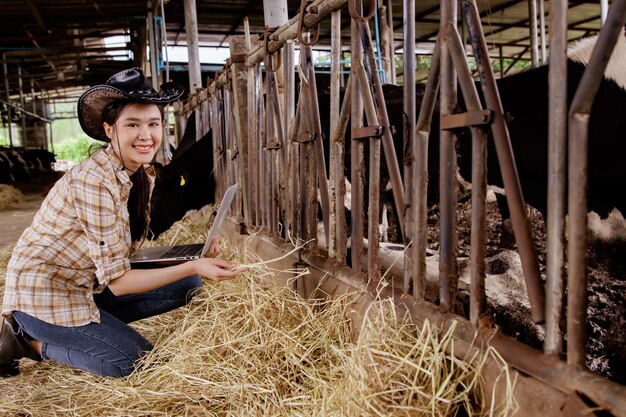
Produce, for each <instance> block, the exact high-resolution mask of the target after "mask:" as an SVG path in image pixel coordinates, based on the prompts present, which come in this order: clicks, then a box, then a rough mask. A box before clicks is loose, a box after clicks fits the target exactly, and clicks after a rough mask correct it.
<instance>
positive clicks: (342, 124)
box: [330, 73, 352, 264]
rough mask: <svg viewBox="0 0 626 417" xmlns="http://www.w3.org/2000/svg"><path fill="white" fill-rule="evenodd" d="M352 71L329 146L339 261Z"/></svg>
mask: <svg viewBox="0 0 626 417" xmlns="http://www.w3.org/2000/svg"><path fill="white" fill-rule="evenodd" d="M351 97H352V73H350V76H349V77H348V81H347V83H346V91H345V94H344V99H343V103H341V110H340V111H339V120H338V122H337V127H336V128H335V130H334V131H333V130H331V132H332V138H331V142H330V144H331V147H332V149H334V150H335V152H336V154H337V155H336V160H335V165H331V166H334V167H335V168H334V170H335V194H336V196H335V210H334V211H335V213H336V219H337V246H336V248H337V253H336V259H337V261H339V262H340V263H342V264H343V263H345V262H346V257H347V256H348V248H347V241H348V236H347V233H348V225H347V223H346V216H345V210H346V208H345V203H344V200H345V197H346V182H345V179H346V177H345V174H344V169H345V166H344V162H343V161H344V159H345V151H346V129H347V127H348V121H349V120H350V109H351V104H352V100H351Z"/></svg>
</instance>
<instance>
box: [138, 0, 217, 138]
mask: <svg viewBox="0 0 626 417" xmlns="http://www.w3.org/2000/svg"><path fill="white" fill-rule="evenodd" d="M183 4H184V15H185V37H186V39H187V55H188V59H189V65H188V68H189V92H190V93H191V94H194V93H195V92H196V91H197V90H198V89H200V88H202V72H201V70H200V48H199V41H198V16H197V13H196V0H184V2H183ZM150 27H151V28H152V27H153V26H150ZM150 37H151V38H153V37H154V36H153V32H151V33H150ZM155 48H156V46H155ZM155 68H156V66H155ZM155 75H156V74H153V76H155ZM203 125H204V118H203V115H202V112H200V111H197V112H196V139H200V138H201V137H202V136H203V135H204V133H205V132H204V131H203V127H204V126H203Z"/></svg>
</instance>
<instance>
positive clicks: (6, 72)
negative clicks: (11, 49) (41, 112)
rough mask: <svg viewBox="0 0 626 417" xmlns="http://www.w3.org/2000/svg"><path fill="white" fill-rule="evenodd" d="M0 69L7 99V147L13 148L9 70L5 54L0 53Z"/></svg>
mask: <svg viewBox="0 0 626 417" xmlns="http://www.w3.org/2000/svg"><path fill="white" fill-rule="evenodd" d="M2 67H3V69H4V89H5V91H6V99H7V126H8V129H9V146H10V147H11V148H12V147H13V141H14V140H13V126H12V121H11V120H12V119H13V115H12V113H13V109H11V88H10V86H9V70H8V68H7V53H6V52H3V53H2Z"/></svg>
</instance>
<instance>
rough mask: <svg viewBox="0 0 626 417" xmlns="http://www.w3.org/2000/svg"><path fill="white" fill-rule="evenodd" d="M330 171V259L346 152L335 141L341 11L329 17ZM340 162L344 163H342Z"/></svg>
mask: <svg viewBox="0 0 626 417" xmlns="http://www.w3.org/2000/svg"><path fill="white" fill-rule="evenodd" d="M330 26H331V33H330V36H331V38H330V48H331V51H330V54H331V55H330V109H329V111H330V138H329V140H330V143H329V145H330V146H329V148H330V155H329V158H330V161H329V166H330V170H329V172H328V186H329V195H328V204H329V212H328V237H329V238H328V242H327V244H328V257H329V258H332V259H335V258H337V238H338V233H337V220H338V217H339V216H343V212H342V211H339V210H338V206H337V197H338V195H337V194H338V193H339V190H338V189H337V187H338V186H339V183H340V181H339V180H340V178H338V177H341V181H343V179H342V178H343V164H341V163H340V162H341V161H343V152H341V149H339V148H338V147H337V144H336V142H335V141H334V138H335V134H336V131H337V126H338V125H339V112H340V109H341V107H340V106H341V103H340V98H341V97H340V92H341V63H340V61H341V10H338V11H335V12H333V13H332V14H331V16H330ZM339 158H341V159H339Z"/></svg>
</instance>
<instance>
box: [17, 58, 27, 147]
mask: <svg viewBox="0 0 626 417" xmlns="http://www.w3.org/2000/svg"><path fill="white" fill-rule="evenodd" d="M17 82H18V84H17V85H18V87H19V93H20V118H21V119H22V142H21V143H22V146H24V147H26V146H28V143H27V136H28V135H27V134H26V113H24V110H25V108H24V86H23V83H22V66H21V65H18V66H17Z"/></svg>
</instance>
